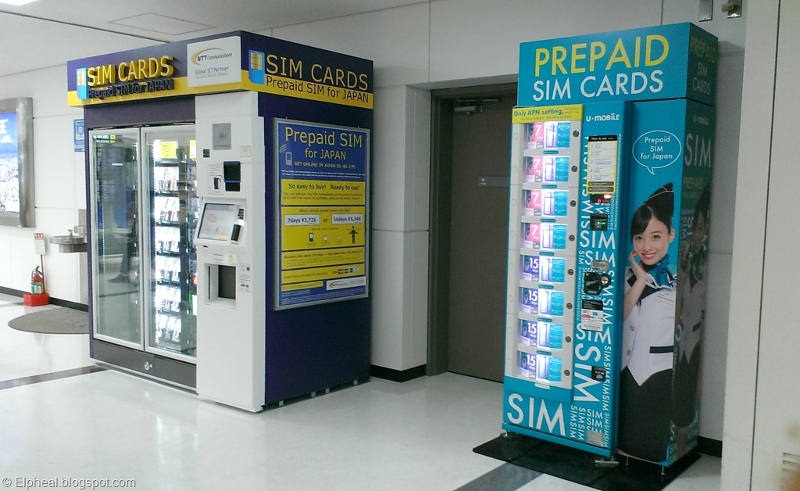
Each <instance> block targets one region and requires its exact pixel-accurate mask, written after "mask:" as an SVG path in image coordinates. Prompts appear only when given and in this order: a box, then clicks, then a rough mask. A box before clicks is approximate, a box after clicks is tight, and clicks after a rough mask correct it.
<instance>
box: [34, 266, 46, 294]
mask: <svg viewBox="0 0 800 491" xmlns="http://www.w3.org/2000/svg"><path fill="white" fill-rule="evenodd" d="M31 293H32V294H34V295H41V294H42V293H44V274H43V273H42V270H41V269H39V266H36V267H35V268H33V271H31Z"/></svg>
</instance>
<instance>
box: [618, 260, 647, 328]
mask: <svg viewBox="0 0 800 491" xmlns="http://www.w3.org/2000/svg"><path fill="white" fill-rule="evenodd" d="M628 262H630V263H631V271H633V275H634V276H635V277H636V280H635V281H634V283H633V285H631V287H630V289H629V290H628V291H627V292H625V298H624V303H623V308H624V311H623V317H628V316H629V315H630V313H631V311H632V310H633V307H634V306H635V305H636V304H637V303H638V302H639V297H641V296H642V292H644V287H645V285H646V284H647V272H646V271H645V270H644V268H643V267H642V265H641V263H639V262H638V261H636V251H633V252H631V255H630V256H628Z"/></svg>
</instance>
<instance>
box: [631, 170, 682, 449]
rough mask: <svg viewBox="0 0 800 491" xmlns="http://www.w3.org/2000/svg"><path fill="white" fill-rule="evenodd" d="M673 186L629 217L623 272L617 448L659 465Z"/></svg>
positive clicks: (668, 352)
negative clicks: (629, 246)
mask: <svg viewBox="0 0 800 491" xmlns="http://www.w3.org/2000/svg"><path fill="white" fill-rule="evenodd" d="M673 210H674V192H673V190H672V183H668V184H665V185H664V186H662V187H660V188H658V189H657V190H656V191H655V192H653V194H651V195H650V197H649V198H648V199H647V201H645V203H644V204H642V205H641V206H640V207H639V208H637V209H636V211H635V212H634V214H633V217H632V219H631V238H632V245H633V251H632V252H631V254H630V255H629V257H628V263H629V265H628V267H627V268H626V270H625V296H624V321H623V335H622V344H623V349H622V373H621V378H620V399H619V400H620V419H619V434H618V439H619V441H618V445H617V446H618V448H619V450H621V451H622V452H623V453H625V454H628V455H631V456H634V457H637V458H640V459H645V460H649V461H652V462H661V461H664V460H665V459H666V454H667V446H668V443H669V439H670V419H671V409H672V404H671V400H670V399H671V397H670V393H671V386H672V362H673V359H672V356H673V353H672V352H673V346H674V339H675V274H674V272H673V271H671V270H670V267H671V266H670V264H669V256H668V254H667V252H668V250H669V246H670V244H671V243H672V241H673V240H674V239H675V229H674V228H673V224H672V213H673Z"/></svg>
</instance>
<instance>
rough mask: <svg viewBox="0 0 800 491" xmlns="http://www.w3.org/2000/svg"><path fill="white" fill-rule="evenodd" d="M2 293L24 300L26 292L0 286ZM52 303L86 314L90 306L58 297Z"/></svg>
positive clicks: (53, 298) (51, 298) (52, 298)
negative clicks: (23, 296)
mask: <svg viewBox="0 0 800 491" xmlns="http://www.w3.org/2000/svg"><path fill="white" fill-rule="evenodd" d="M0 293H5V294H6V295H12V296H15V297H20V298H22V295H24V294H25V293H26V292H24V291H22V290H17V289H14V288H7V287H5V286H0ZM50 303H51V304H53V305H58V306H59V307H68V308H70V309H75V310H82V311H84V312H88V311H89V306H88V305H86V304H85V303H77V302H71V301H69V300H62V299H60V298H56V297H50Z"/></svg>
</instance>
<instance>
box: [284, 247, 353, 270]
mask: <svg viewBox="0 0 800 491" xmlns="http://www.w3.org/2000/svg"><path fill="white" fill-rule="evenodd" d="M363 260H364V248H363V247H347V248H343V249H323V250H316V249H315V250H304V251H291V252H282V253H281V265H282V266H283V269H298V268H316V267H320V266H332V265H335V264H348V263H356V262H359V261H363Z"/></svg>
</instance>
